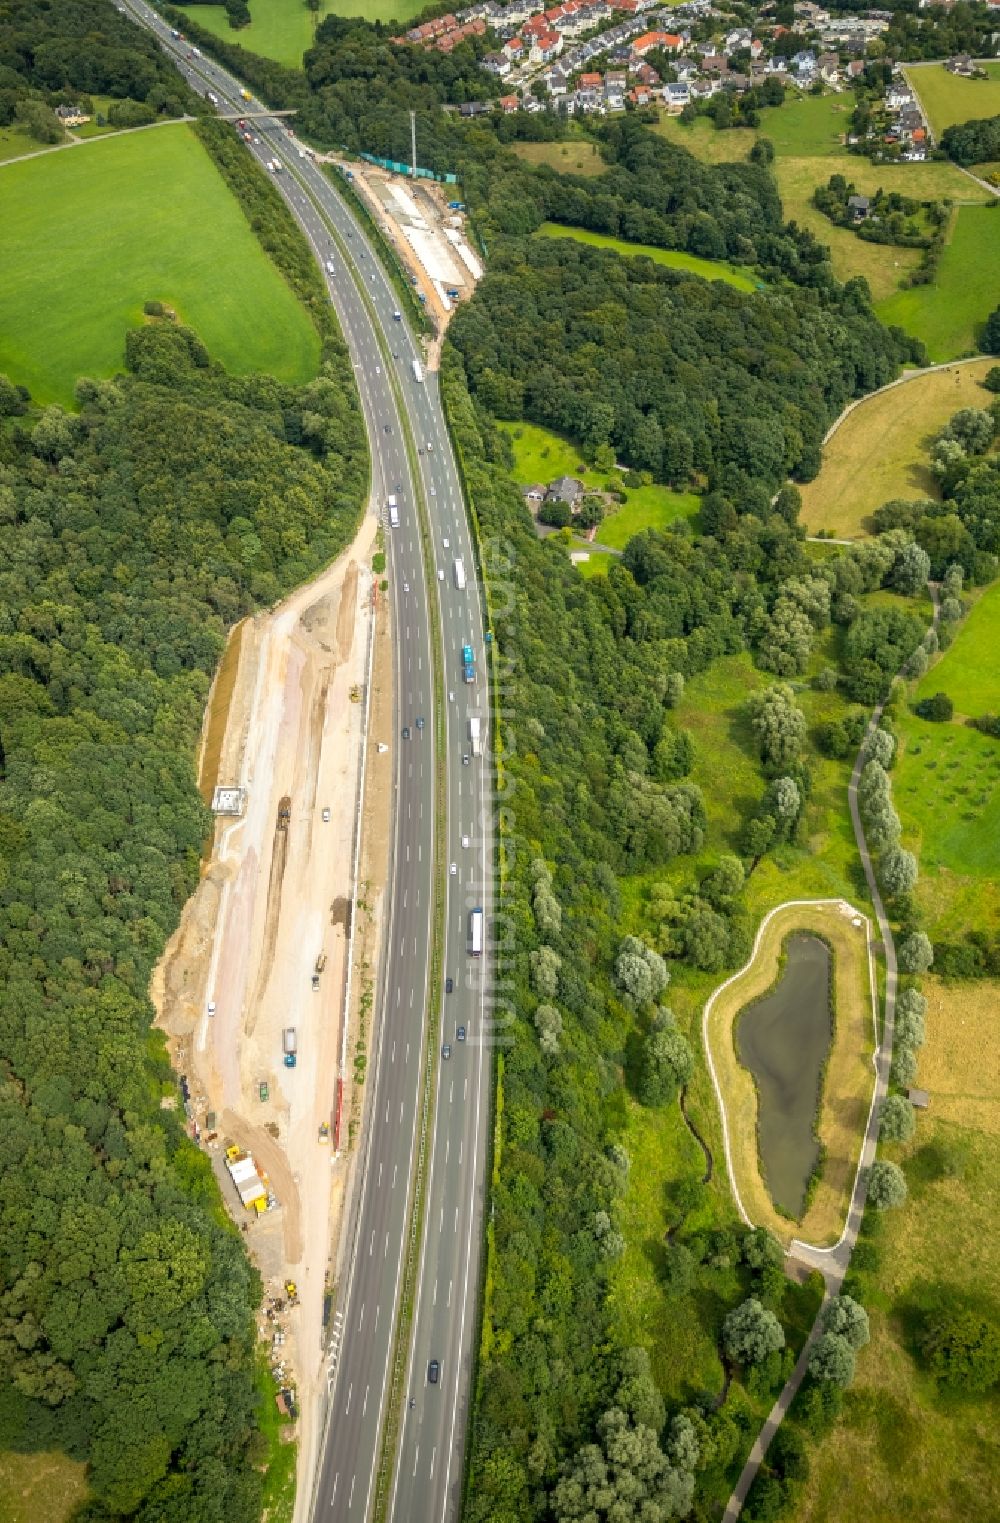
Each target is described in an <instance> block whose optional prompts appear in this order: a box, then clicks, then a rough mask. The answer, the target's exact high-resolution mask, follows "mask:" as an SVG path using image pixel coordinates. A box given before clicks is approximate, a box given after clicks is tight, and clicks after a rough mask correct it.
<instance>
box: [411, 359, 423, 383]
mask: <svg viewBox="0 0 1000 1523" xmlns="http://www.w3.org/2000/svg"><path fill="white" fill-rule="evenodd" d="M423 378H424V367H423V365H421V363H420V361H419V360H414V361H413V379H414V380H415V381H422V380H423Z"/></svg>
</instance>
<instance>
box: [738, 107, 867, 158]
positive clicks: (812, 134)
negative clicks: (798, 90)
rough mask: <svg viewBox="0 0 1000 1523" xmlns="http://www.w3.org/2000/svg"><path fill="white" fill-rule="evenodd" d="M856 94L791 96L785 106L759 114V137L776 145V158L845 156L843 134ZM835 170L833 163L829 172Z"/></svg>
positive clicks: (765, 110)
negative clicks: (793, 97) (796, 98)
mask: <svg viewBox="0 0 1000 1523" xmlns="http://www.w3.org/2000/svg"><path fill="white" fill-rule="evenodd" d="M853 110H854V97H853V95H851V94H848V93H846V92H845V93H843V94H841V95H833V94H827V95H803V96H801V97H800V98H799V99H798V100H793V99H788V100H786V101H785V104H784V105H783V106H766V107H765V108H764V110H763V111H762V112H761V113H760V129H759V133H758V136H760V137H766V138H768V139H769V140H770V141H771V142H772V143H773V144H774V152H775V155H776V157H777V158H779V159H782V158H785V157H792V158H827V157H830V156H832V155H834V154H841V155H843V156H845V157H846V150H845V148H844V137H845V134H846V133H847V130H848V128H849V127H850V123H851V112H852V111H853ZM832 173H833V165H832V164H831V165H830V166H829V167H828V168H827V175H828V176H829V175H831V174H832Z"/></svg>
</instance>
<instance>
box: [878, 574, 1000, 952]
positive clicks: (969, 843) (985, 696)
mask: <svg viewBox="0 0 1000 1523" xmlns="http://www.w3.org/2000/svg"><path fill="white" fill-rule="evenodd" d="M998 640H1000V583H998V584H994V586H993V587H991V588H990V589H989V590H988V591H987V592H986V593H984V594H983V595H982V596H981V597H980V598H979V600H978V601H977V603H976V605H975V607H974V608H973V609H972V611H971V612H970V613H969V615H968V616H967V618H966V620H965V622H964V623H963V624H962V625H961V626H960V627H959V631H958V634H957V636H956V638H955V640H954V642H953V644H952V645H951V646H950V648H949V649H948V650H947V651H946V652H945V654H944V655H943V656H942V657H941V659H940V660H939V661H937V662H936V663H935V665H934V666H932V667H931V669H930V670H929V671H928V672H927V674H926V676H924V677H923V678H921V680H920V682H919V684H917V685H916V686H915V689H914V691H913V694H912V699H916V698H923V697H927V696H928V695H929V694H931V693H936V692H945V693H947V694H948V695H949V696H950V697H951V699H952V701H953V702H954V704H955V710H956V717H955V719H953V720H952V721H951V723H949V724H934V723H932V722H930V721H928V720H925V719H920V718H919V717H918V716H917V715H916V714H914V713H913V712H912V711H911V709H910V708H909V707H907V708H905V709H901V710H900V713H899V716H898V719H897V728H898V731H899V736H900V755H899V760H898V762H897V765H896V769H895V772H894V773H893V793H894V795H895V798H896V806H897V809H898V811H899V815H900V818H901V819H902V822H903V839H904V844H905V845H906V846H908V847H909V848H910V849H911V850H913V851H915V852H916V853H917V855H918V857H919V860H920V881H919V883H918V885H917V897H918V901H919V903H920V905H921V906H922V908H923V910H924V912H925V915H926V917H927V921H928V931H929V932H930V934H931V935H932V936H934V935H940V936H951V935H955V934H959V935H960V934H961V933H962V932H964V931H967V930H969V929H971V928H974V927H984V928H987V927H988V928H991V929H992V928H995V925H996V920H997V916H998V914H1000V745H998V744H997V742H996V741H995V740H992V739H991V738H990V737H989V736H987V735H980V734H979V732H978V730H973V729H971V728H970V727H969V726H968V725H966V724H965V723H963V719H964V717H965V716H967V715H975V714H981V713H984V712H985V711H987V710H990V711H991V712H996V711H997V710H998V709H1000V667H998V664H997V660H996V652H997V649H998ZM912 699H911V701H912Z"/></svg>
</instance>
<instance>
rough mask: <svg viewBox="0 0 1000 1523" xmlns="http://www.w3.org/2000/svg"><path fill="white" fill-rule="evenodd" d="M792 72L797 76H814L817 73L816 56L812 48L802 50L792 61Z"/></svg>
mask: <svg viewBox="0 0 1000 1523" xmlns="http://www.w3.org/2000/svg"><path fill="white" fill-rule="evenodd" d="M791 66H792V72H793V73H795V74H814V73H815V72H816V54H815V53H814V52H812V50H811V49H810V48H800V49H799V51H798V52H797V53H796V54H795V55H794V56H793V58H792V59H791Z"/></svg>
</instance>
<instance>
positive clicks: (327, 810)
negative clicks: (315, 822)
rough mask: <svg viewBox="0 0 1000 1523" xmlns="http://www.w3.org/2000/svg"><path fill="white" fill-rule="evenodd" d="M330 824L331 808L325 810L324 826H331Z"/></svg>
mask: <svg viewBox="0 0 1000 1523" xmlns="http://www.w3.org/2000/svg"><path fill="white" fill-rule="evenodd" d="M329 823H330V810H329V807H327V808H326V809H324V810H323V824H324V825H329Z"/></svg>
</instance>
